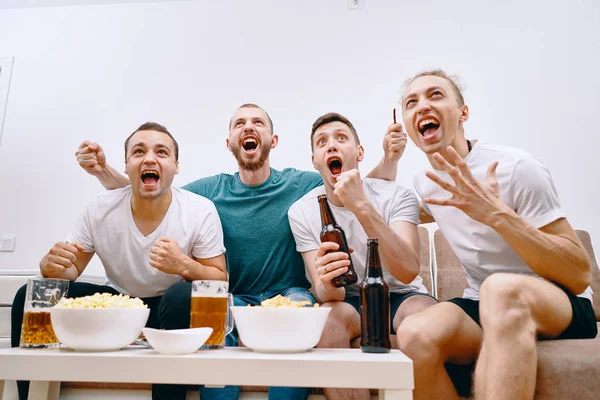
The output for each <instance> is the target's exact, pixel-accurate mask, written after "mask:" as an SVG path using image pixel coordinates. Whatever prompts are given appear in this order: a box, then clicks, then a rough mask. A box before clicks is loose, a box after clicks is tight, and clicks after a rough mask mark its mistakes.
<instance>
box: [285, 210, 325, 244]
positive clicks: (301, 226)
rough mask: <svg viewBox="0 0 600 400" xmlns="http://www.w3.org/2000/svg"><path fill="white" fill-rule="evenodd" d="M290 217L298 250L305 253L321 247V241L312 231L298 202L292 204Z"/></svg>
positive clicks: (289, 212)
mask: <svg viewBox="0 0 600 400" xmlns="http://www.w3.org/2000/svg"><path fill="white" fill-rule="evenodd" d="M299 201H301V200H299ZM288 219H289V221H290V228H291V229H292V233H293V234H294V240H295V241H296V250H297V251H298V252H300V253H304V252H306V251H311V250H316V249H318V248H319V245H320V241H319V239H318V238H315V236H314V235H313V234H312V233H311V231H310V227H309V222H308V218H306V216H305V215H304V213H303V212H302V209H301V207H299V206H298V203H297V202H296V203H294V204H292V206H291V207H290V209H289V210H288Z"/></svg>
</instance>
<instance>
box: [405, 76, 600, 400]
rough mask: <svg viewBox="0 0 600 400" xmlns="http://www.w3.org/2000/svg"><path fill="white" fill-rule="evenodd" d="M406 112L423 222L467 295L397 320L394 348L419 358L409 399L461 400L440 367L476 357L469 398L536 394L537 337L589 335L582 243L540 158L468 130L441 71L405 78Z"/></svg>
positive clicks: (464, 111)
mask: <svg viewBox="0 0 600 400" xmlns="http://www.w3.org/2000/svg"><path fill="white" fill-rule="evenodd" d="M402 111H403V119H404V125H405V127H406V131H407V133H408V136H409V137H410V138H411V140H412V141H413V142H414V143H415V144H416V146H417V147H418V148H419V149H421V150H422V151H423V152H424V153H425V154H426V156H427V158H428V159H429V162H430V163H431V166H432V168H433V169H434V170H435V172H434V171H427V172H423V173H420V174H417V175H416V176H415V179H414V184H415V189H416V190H417V193H418V195H419V196H420V197H421V199H422V200H423V205H422V209H421V222H434V221H435V222H437V224H438V226H439V227H440V229H441V231H442V233H443V234H444V236H445V237H446V239H447V240H448V241H449V243H450V245H451V247H452V249H453V250H454V252H455V253H456V255H457V256H458V258H459V259H460V260H461V262H462V264H463V267H464V270H465V275H466V278H467V282H468V284H469V287H468V288H467V289H466V290H465V292H464V295H463V297H462V298H457V299H452V300H450V301H448V302H443V303H440V304H438V305H435V306H433V307H431V308H428V309H427V310H425V311H423V312H421V313H419V314H415V315H412V316H410V317H408V318H407V319H405V320H404V322H403V323H402V324H401V326H400V327H399V330H398V345H399V347H400V349H401V350H402V351H404V352H405V353H406V354H407V355H408V356H409V357H411V358H412V359H413V361H414V365H415V392H414V393H415V399H416V400H423V399H431V400H434V399H436V400H437V399H458V394H457V392H456V390H455V388H454V387H453V385H452V382H451V380H450V378H449V375H448V373H447V371H446V369H445V367H444V365H445V363H447V362H448V363H455V364H462V365H469V364H472V363H474V362H475V360H476V359H477V365H476V369H475V385H474V386H475V396H476V398H479V399H486V400H506V399H533V396H534V391H535V384H536V367H537V358H536V340H538V339H543V338H559V339H563V338H592V337H595V335H596V322H595V318H594V311H593V308H592V303H591V290H590V288H589V284H590V279H591V278H590V276H591V275H590V261H589V259H588V257H587V254H586V252H585V249H584V248H583V246H582V244H581V243H580V242H579V240H578V238H577V236H576V234H575V232H574V231H573V229H572V228H571V225H570V224H569V222H568V221H567V219H566V217H565V214H564V212H563V211H562V209H561V208H560V204H559V201H558V196H557V194H556V189H555V187H554V184H553V181H552V178H551V176H550V173H549V172H548V170H547V168H546V167H545V166H544V165H543V164H542V163H541V162H540V161H538V160H537V159H536V158H535V157H533V156H532V155H530V154H528V153H527V152H525V151H522V150H518V149H513V148H509V147H504V146H497V145H492V144H488V143H483V142H476V141H473V142H471V141H469V140H467V139H466V138H465V134H464V129H463V125H464V123H465V122H466V121H467V120H468V118H469V108H468V106H467V105H466V104H465V102H464V99H463V96H462V94H461V91H460V88H459V87H458V85H457V84H456V83H455V82H454V81H453V80H452V79H451V78H450V77H448V76H447V75H446V74H445V73H444V72H443V71H440V70H437V71H431V72H425V73H421V74H419V75H417V76H416V77H415V78H413V79H412V80H410V81H409V83H408V84H407V87H406V90H405V92H404V95H403V97H402Z"/></svg>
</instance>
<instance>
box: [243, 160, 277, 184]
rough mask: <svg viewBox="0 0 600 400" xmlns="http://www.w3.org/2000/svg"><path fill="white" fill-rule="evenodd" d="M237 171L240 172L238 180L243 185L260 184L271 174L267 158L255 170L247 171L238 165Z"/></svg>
mask: <svg viewBox="0 0 600 400" xmlns="http://www.w3.org/2000/svg"><path fill="white" fill-rule="evenodd" d="M238 171H239V173H240V180H241V181H242V183H243V184H244V185H248V186H258V185H261V184H263V183H265V182H266V181H267V179H269V176H271V167H270V165H269V160H267V161H265V164H264V165H263V166H262V167H261V168H259V169H257V170H256V171H248V170H247V169H244V168H242V167H238Z"/></svg>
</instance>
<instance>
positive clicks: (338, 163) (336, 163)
mask: <svg viewBox="0 0 600 400" xmlns="http://www.w3.org/2000/svg"><path fill="white" fill-rule="evenodd" d="M327 166H328V167H329V171H331V174H332V175H334V176H336V175H339V174H341V173H342V160H341V159H339V158H338V157H332V158H330V159H329V160H328V161H327Z"/></svg>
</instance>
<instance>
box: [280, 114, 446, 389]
mask: <svg viewBox="0 0 600 400" xmlns="http://www.w3.org/2000/svg"><path fill="white" fill-rule="evenodd" d="M388 134H390V132H388ZM403 139H404V140H403V141H404V143H403V145H402V146H401V151H403V150H404V145H405V144H406V136H405V134H404V137H403ZM311 147H312V151H313V157H312V158H313V165H314V167H315V169H317V170H318V171H319V173H320V174H321V177H322V178H323V185H322V186H319V187H317V188H315V189H313V190H311V191H310V192H308V193H307V194H306V195H305V196H304V197H302V198H301V199H300V200H298V201H297V202H295V203H294V204H293V205H292V206H291V207H290V209H289V211H288V217H289V220H290V226H291V228H292V232H293V234H294V238H295V240H296V249H297V250H298V251H299V252H300V253H301V254H302V258H303V259H304V263H305V266H306V270H307V272H308V276H309V277H310V279H311V281H312V284H313V293H314V294H315V297H316V299H317V300H318V301H319V302H320V303H321V304H322V305H323V306H324V307H331V308H332V310H331V312H330V314H329V318H328V320H327V324H326V326H325V329H324V331H323V335H322V336H321V340H320V342H319V344H318V346H317V347H328V348H331V347H333V348H344V347H345V348H348V347H350V341H351V340H352V339H353V338H355V337H357V336H359V335H360V332H361V326H360V317H359V304H360V300H359V290H358V285H357V284H353V285H350V286H346V287H341V288H336V287H334V286H333V284H332V279H334V278H335V277H337V276H340V275H342V274H344V273H346V272H347V271H348V265H349V264H350V261H349V260H348V255H347V254H346V253H343V252H341V251H337V250H339V246H338V245H337V243H333V242H324V243H321V241H320V232H321V215H320V211H319V204H318V201H317V197H318V196H319V195H321V194H326V195H327V199H328V201H329V203H330V207H331V209H332V212H333V214H334V216H335V219H336V222H337V223H338V224H339V225H340V226H341V227H342V229H343V230H344V233H345V235H346V238H347V240H348V246H349V247H351V248H353V249H354V252H353V253H352V256H351V257H352V263H353V265H354V269H355V271H356V274H357V276H358V282H361V281H362V280H363V278H364V275H365V261H366V257H367V239H368V238H369V237H376V238H378V240H379V252H380V256H381V261H382V264H383V273H384V278H385V280H386V282H387V283H388V285H389V287H390V325H391V326H392V327H393V329H394V330H395V329H396V328H397V327H398V325H399V324H400V322H401V321H402V319H404V318H405V317H406V316H407V315H410V314H412V313H415V312H418V311H421V310H423V309H425V308H427V307H429V306H431V305H433V304H436V303H437V300H435V299H434V298H433V297H431V296H429V294H428V293H427V289H425V287H424V286H423V283H422V279H421V277H419V276H418V275H417V274H418V273H419V245H420V241H419V234H418V231H417V224H418V221H419V203H418V201H417V198H416V197H415V195H414V194H413V193H412V192H411V191H410V190H408V189H405V188H403V187H401V186H399V185H397V184H396V183H395V182H390V181H384V180H380V179H373V178H361V176H360V172H359V171H358V163H359V162H360V161H362V159H363V155H364V149H363V147H362V145H361V144H360V141H359V138H358V135H357V133H356V129H355V128H354V126H353V125H352V123H351V122H350V121H349V120H348V119H347V118H345V117H344V116H342V115H340V114H336V113H329V114H325V115H323V116H321V117H319V118H318V119H317V120H316V121H315V123H314V124H313V127H312V134H311ZM328 251H330V252H329V253H327V252H328ZM325 395H326V397H327V399H329V400H331V399H346V398H352V399H359V398H361V399H362V398H365V399H370V395H369V391H368V390H341V389H325Z"/></svg>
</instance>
